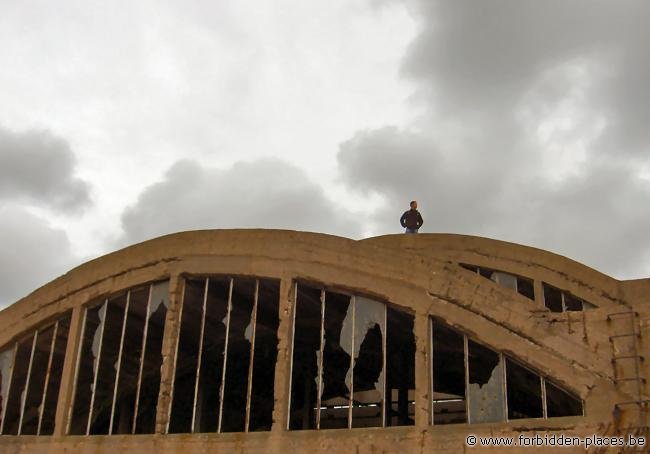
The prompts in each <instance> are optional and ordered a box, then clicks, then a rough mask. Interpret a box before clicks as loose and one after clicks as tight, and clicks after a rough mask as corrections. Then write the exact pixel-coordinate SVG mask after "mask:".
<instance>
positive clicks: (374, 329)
mask: <svg viewBox="0 0 650 454" xmlns="http://www.w3.org/2000/svg"><path fill="white" fill-rule="evenodd" d="M344 331H345V329H344ZM385 332H386V305H385V304H383V303H380V302H378V301H374V300H371V299H368V298H364V297H361V296H357V297H355V301H354V357H355V358H354V375H353V378H354V380H353V381H354V384H353V399H352V405H353V407H352V427H381V426H382V417H383V414H382V405H383V397H384V379H385V374H384V344H383V335H384V333H385Z"/></svg>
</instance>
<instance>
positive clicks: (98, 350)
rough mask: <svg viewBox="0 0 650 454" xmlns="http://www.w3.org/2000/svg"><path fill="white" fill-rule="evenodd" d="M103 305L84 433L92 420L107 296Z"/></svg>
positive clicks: (87, 430)
mask: <svg viewBox="0 0 650 454" xmlns="http://www.w3.org/2000/svg"><path fill="white" fill-rule="evenodd" d="M102 306H103V307H102V308H100V309H99V312H101V311H102V310H103V311H104V317H103V318H102V319H101V323H100V326H99V329H100V330H101V331H100V334H99V347H98V348H97V368H96V369H95V370H94V371H93V387H92V394H91V396H90V408H89V410H88V420H87V422H86V435H89V434H90V426H91V424H92V420H93V408H94V406H95V392H96V391H97V377H98V376H99V367H100V366H101V360H102V350H103V349H104V327H105V326H106V317H107V316H108V298H106V299H105V300H104V304H103V305H102Z"/></svg>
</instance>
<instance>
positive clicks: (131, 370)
mask: <svg viewBox="0 0 650 454" xmlns="http://www.w3.org/2000/svg"><path fill="white" fill-rule="evenodd" d="M149 288H150V286H148V285H147V286H146V287H140V288H136V289H132V290H131V292H130V296H129V312H128V315H127V319H126V325H125V327H124V345H123V346H122V358H121V361H120V362H121V364H120V374H119V379H118V383H117V395H116V397H115V410H114V416H113V424H112V433H114V434H128V433H131V428H132V425H133V412H134V410H135V395H136V391H137V384H138V373H139V372H140V357H141V353H142V336H143V335H144V324H145V320H146V317H147V303H148V300H149ZM104 340H105V341H106V339H104ZM118 342H119V341H118Z"/></svg>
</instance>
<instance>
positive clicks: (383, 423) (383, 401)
mask: <svg viewBox="0 0 650 454" xmlns="http://www.w3.org/2000/svg"><path fill="white" fill-rule="evenodd" d="M387 331H388V304H387V303H384V329H383V330H382V333H381V337H382V339H381V340H382V346H381V349H382V350H383V356H384V358H383V365H382V371H383V372H382V380H383V383H382V384H381V388H382V397H381V427H386V376H387V375H388V368H387V367H386V332H387ZM391 394H392V393H391ZM390 400H391V401H392V400H393V396H392V395H391V397H390ZM389 403H390V404H391V405H392V402H389ZM388 408H390V406H389V407H388Z"/></svg>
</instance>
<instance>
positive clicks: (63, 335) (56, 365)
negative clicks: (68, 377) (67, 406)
mask: <svg viewBox="0 0 650 454" xmlns="http://www.w3.org/2000/svg"><path fill="white" fill-rule="evenodd" d="M70 317H71V312H68V314H67V315H66V316H64V317H63V318H61V319H60V320H59V327H58V329H57V331H56V342H55V343H54V354H53V355H52V364H51V366H50V378H49V380H48V383H47V389H46V395H45V402H44V407H43V417H42V420H41V431H40V434H41V435H51V434H52V433H53V432H54V417H55V415H56V406H57V402H58V401H59V388H60V386H61V374H62V373H63V361H64V360H65V351H66V348H67V346H68V332H69V331H70Z"/></svg>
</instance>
